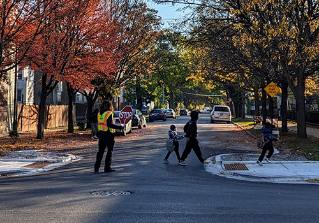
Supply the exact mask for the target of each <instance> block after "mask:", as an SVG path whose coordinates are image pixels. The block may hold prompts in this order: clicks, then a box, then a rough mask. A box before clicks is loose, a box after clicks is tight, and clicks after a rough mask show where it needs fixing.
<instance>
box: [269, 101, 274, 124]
mask: <svg viewBox="0 0 319 223" xmlns="http://www.w3.org/2000/svg"><path fill="white" fill-rule="evenodd" d="M268 104H269V117H270V118H271V119H273V118H274V99H273V97H271V96H268Z"/></svg>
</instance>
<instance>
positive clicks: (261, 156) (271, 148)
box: [258, 141, 274, 162]
mask: <svg viewBox="0 0 319 223" xmlns="http://www.w3.org/2000/svg"><path fill="white" fill-rule="evenodd" d="M267 150H269V152H268V154H267V158H268V159H270V158H271V156H272V154H273V153H274V146H273V144H272V141H269V142H267V143H266V144H265V145H264V147H263V150H262V152H261V154H260V157H259V159H258V160H259V161H260V162H261V161H263V159H264V156H265V154H266V152H267Z"/></svg>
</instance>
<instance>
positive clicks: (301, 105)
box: [295, 77, 307, 139]
mask: <svg viewBox="0 0 319 223" xmlns="http://www.w3.org/2000/svg"><path fill="white" fill-rule="evenodd" d="M304 93H305V80H304V79H303V77H300V78H299V80H298V85H297V91H296V94H295V96H296V112H297V136H298V137H299V138H302V139H307V129H306V128H307V127H306V116H305V94H304Z"/></svg>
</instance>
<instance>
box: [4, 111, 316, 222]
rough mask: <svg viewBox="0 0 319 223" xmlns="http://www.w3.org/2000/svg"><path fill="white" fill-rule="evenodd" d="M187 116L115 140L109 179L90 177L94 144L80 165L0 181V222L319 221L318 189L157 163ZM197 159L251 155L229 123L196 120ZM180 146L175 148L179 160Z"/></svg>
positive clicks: (250, 143)
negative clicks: (200, 154)
mask: <svg viewBox="0 0 319 223" xmlns="http://www.w3.org/2000/svg"><path fill="white" fill-rule="evenodd" d="M188 119H189V117H188V116H180V117H177V119H167V121H165V122H163V121H155V122H152V123H148V127H147V128H143V129H134V130H133V133H132V134H128V135H126V136H125V137H124V136H119V137H116V139H115V140H116V143H115V148H114V153H113V163H112V167H113V168H114V169H116V171H115V172H112V173H104V172H99V173H94V172H93V165H94V162H95V155H96V152H97V142H95V143H94V144H93V145H92V142H91V141H89V142H88V147H86V148H83V149H82V150H80V151H81V152H80V154H77V155H80V156H81V157H83V158H82V159H81V160H79V161H77V162H74V163H70V164H68V165H65V166H62V167H59V168H57V169H54V170H51V171H48V172H41V173H38V174H35V175H28V176H17V177H0V195H1V196H0V222H6V223H19V222H21V223H22V222H23V223H29V222H30V223H35V222H41V223H43V222H64V223H73V222H81V223H82V222H85V223H86V222H87V223H98V222H107V223H126V222H127V223H131V222H138V223H144V222H145V223H146V222H150V223H154V222H161V223H163V222H169V223H173V222H181V223H186V222H236V223H238V222H254V223H255V222H289V223H293V222H298V223H299V222H319V214H318V199H319V195H318V193H317V191H318V185H310V184H309V185H307V184H273V183H264V182H250V181H242V180H236V179H229V178H224V177H220V176H217V175H213V174H211V173H210V172H208V171H206V170H205V168H204V166H203V165H202V164H201V163H200V162H199V161H198V159H197V157H196V156H195V154H194V152H193V151H192V152H191V153H190V155H189V157H188V158H187V159H186V162H187V163H188V165H187V166H179V165H177V158H176V156H175V154H174V153H172V154H171V156H170V158H169V161H170V164H163V159H164V156H165V155H166V152H167V151H166V149H165V140H166V138H167V137H168V134H167V132H168V130H169V126H170V125H171V124H175V125H176V126H177V132H180V133H181V134H182V131H183V126H184V124H185V123H186V122H187V121H188ZM198 133H199V136H198V140H199V142H200V147H201V149H202V152H203V156H204V158H208V157H211V156H215V155H218V154H228V153H256V154H258V153H259V151H257V150H256V148H255V141H254V140H252V139H251V138H250V136H249V135H248V134H246V133H245V132H244V131H242V130H241V129H239V128H238V127H237V126H236V125H234V124H226V123H214V124H212V123H210V118H209V115H208V114H200V117H199V120H198ZM184 147H185V139H183V140H181V141H180V153H182V152H183V150H184Z"/></svg>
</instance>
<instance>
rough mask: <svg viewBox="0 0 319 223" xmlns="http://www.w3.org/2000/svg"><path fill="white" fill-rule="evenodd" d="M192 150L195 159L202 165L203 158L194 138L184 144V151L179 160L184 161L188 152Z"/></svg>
mask: <svg viewBox="0 0 319 223" xmlns="http://www.w3.org/2000/svg"><path fill="white" fill-rule="evenodd" d="M192 149H193V150H194V152H195V154H196V156H197V158H198V159H199V161H200V162H202V163H204V158H203V157H202V152H201V150H200V148H199V145H198V141H197V139H196V138H190V139H189V140H188V142H187V143H186V146H185V150H184V152H183V154H182V157H181V160H182V161H185V159H186V158H187V156H188V155H189V154H190V152H191V151H192Z"/></svg>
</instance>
